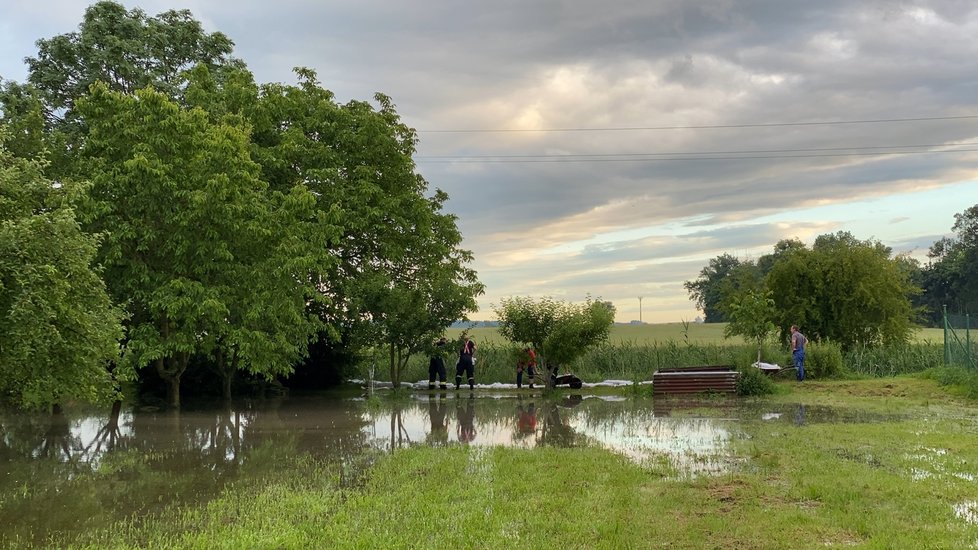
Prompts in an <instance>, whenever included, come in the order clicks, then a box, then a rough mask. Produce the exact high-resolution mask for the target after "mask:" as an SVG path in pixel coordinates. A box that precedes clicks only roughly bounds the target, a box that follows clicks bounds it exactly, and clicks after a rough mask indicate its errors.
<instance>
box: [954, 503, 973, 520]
mask: <svg viewBox="0 0 978 550" xmlns="http://www.w3.org/2000/svg"><path fill="white" fill-rule="evenodd" d="M954 515H955V516H957V517H959V518H961V519H963V520H964V521H966V522H968V523H971V524H973V525H978V501H975V500H969V501H967V502H962V503H961V504H955V505H954Z"/></svg>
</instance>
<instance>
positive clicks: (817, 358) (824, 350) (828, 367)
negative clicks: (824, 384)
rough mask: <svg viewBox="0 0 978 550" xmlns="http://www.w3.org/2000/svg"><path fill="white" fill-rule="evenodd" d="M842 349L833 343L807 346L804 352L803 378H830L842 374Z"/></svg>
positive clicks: (843, 366)
mask: <svg viewBox="0 0 978 550" xmlns="http://www.w3.org/2000/svg"><path fill="white" fill-rule="evenodd" d="M844 368H845V365H844V363H843V362H842V348H840V347H839V344H836V343H835V342H819V343H817V344H816V343H812V344H809V345H808V347H807V349H806V350H805V378H831V377H834V376H839V375H840V374H842V372H843V369H844Z"/></svg>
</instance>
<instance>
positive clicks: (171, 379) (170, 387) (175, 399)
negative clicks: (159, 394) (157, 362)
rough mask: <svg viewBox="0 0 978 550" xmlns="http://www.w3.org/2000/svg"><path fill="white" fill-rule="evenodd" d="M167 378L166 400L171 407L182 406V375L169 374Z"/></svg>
mask: <svg viewBox="0 0 978 550" xmlns="http://www.w3.org/2000/svg"><path fill="white" fill-rule="evenodd" d="M164 380H166V402H167V403H169V404H170V406H171V407H174V408H177V409H179V408H180V375H179V374H176V375H173V376H167V377H165V378H164Z"/></svg>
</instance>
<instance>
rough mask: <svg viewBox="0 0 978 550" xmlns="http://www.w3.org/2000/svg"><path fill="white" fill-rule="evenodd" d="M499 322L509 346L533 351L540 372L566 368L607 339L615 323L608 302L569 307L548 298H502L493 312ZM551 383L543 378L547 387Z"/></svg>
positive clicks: (501, 333)
mask: <svg viewBox="0 0 978 550" xmlns="http://www.w3.org/2000/svg"><path fill="white" fill-rule="evenodd" d="M494 310H495V313H496V316H497V317H498V318H499V328H498V330H499V334H500V335H502V336H503V337H504V338H506V339H507V340H509V341H510V342H512V343H514V344H517V345H520V346H523V345H530V346H532V347H533V348H535V349H536V351H537V354H538V355H537V358H538V360H539V362H540V368H541V369H542V370H544V371H545V372H546V371H547V370H548V365H547V362H548V361H549V362H552V363H553V365H552V366H551V367H554V368H556V366H560V365H568V364H570V363H571V362H573V361H574V360H575V359H577V358H578V357H580V356H581V355H583V354H584V353H585V352H586V351H587V350H588V348H590V347H592V346H595V345H597V344H599V343H601V342H603V341H605V340H607V339H608V335H609V334H610V332H611V327H612V325H614V322H615V310H614V307H612V306H611V305H610V304H609V303H608V302H604V301H601V300H592V299H591V298H588V299H587V301H585V302H584V303H583V304H572V303H567V302H563V301H560V300H556V299H554V298H551V297H544V298H540V299H533V298H529V297H524V296H514V297H510V298H504V299H503V300H501V301H500V303H499V305H498V306H496V307H495V308H494ZM552 385H553V379H552V378H551V377H549V376H548V377H547V387H548V388H549V387H552Z"/></svg>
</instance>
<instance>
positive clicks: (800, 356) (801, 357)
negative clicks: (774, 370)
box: [791, 325, 808, 382]
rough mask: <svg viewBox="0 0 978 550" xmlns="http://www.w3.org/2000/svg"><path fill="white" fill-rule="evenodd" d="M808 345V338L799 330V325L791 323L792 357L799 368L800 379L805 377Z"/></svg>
mask: <svg viewBox="0 0 978 550" xmlns="http://www.w3.org/2000/svg"><path fill="white" fill-rule="evenodd" d="M806 345H808V338H806V337H805V335H804V334H802V333H801V332H800V331H799V330H798V326H797V325H791V358H792V359H794V361H795V368H796V369H798V381H799V382H801V381H802V380H804V379H805V346H806Z"/></svg>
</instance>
